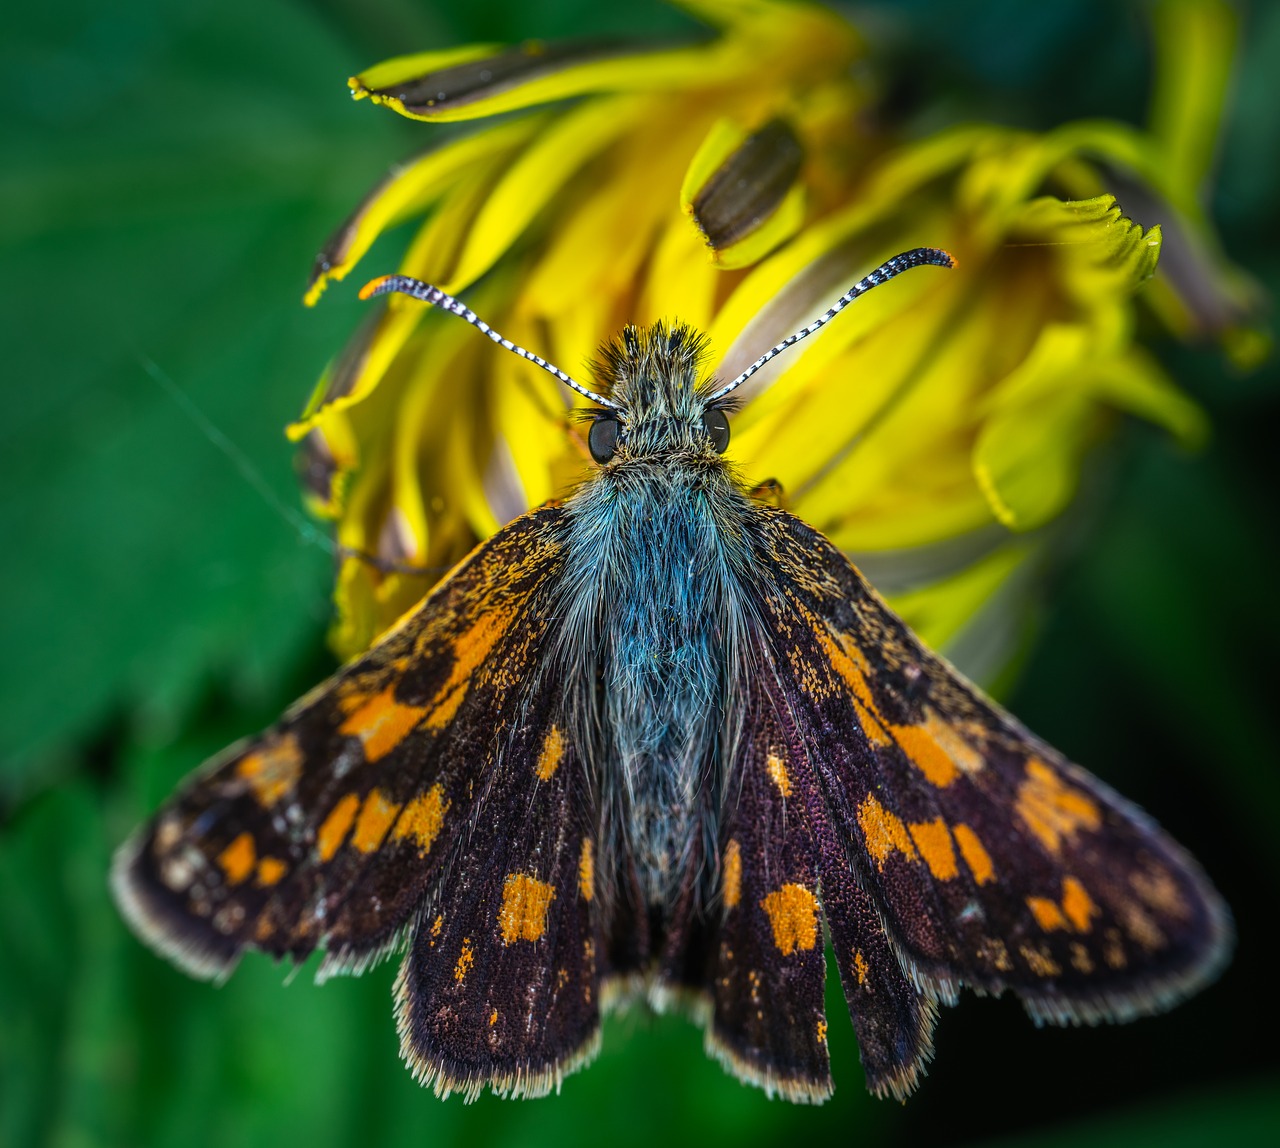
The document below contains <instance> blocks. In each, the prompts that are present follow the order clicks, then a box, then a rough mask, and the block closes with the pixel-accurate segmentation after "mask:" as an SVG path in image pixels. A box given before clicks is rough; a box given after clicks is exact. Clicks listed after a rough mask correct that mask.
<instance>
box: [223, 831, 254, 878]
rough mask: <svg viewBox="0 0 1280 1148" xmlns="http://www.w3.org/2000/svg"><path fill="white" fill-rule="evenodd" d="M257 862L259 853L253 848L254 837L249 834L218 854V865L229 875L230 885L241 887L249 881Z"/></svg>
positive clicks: (242, 835) (245, 834) (241, 835)
mask: <svg viewBox="0 0 1280 1148" xmlns="http://www.w3.org/2000/svg"><path fill="white" fill-rule="evenodd" d="M257 860H258V858H257V851H256V850H255V849H254V847H253V836H252V835H251V834H249V833H241V834H240V836H239V837H237V838H236V839H235V840H234V841H232V842H231V844H230V845H228V846H227V847H226V848H225V849H224V850H223V851H222V852H221V853H219V854H218V864H219V865H220V866H222V871H223V872H224V873H225V874H226V875H227V884H228V885H239V884H240V883H241V882H243V881H247V880H248V879H249V874H250V873H252V872H253V869H254V866H255V865H256V864H257Z"/></svg>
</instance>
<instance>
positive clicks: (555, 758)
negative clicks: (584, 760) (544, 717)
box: [537, 725, 565, 781]
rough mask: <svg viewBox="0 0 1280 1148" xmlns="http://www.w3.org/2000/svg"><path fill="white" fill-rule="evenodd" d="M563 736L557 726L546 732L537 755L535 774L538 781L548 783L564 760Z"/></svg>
mask: <svg viewBox="0 0 1280 1148" xmlns="http://www.w3.org/2000/svg"><path fill="white" fill-rule="evenodd" d="M564 748H565V747H564V734H562V733H561V732H560V729H559V727H558V726H554V725H553V726H552V727H551V728H550V729H549V730H547V736H546V740H545V741H543V743H542V752H541V753H540V754H539V755H538V767H537V774H538V780H539V781H550V780H551V779H552V777H554V776H555V772H556V770H557V769H559V768H560V763H561V762H562V761H563V760H564Z"/></svg>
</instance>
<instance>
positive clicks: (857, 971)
mask: <svg viewBox="0 0 1280 1148" xmlns="http://www.w3.org/2000/svg"><path fill="white" fill-rule="evenodd" d="M853 971H854V975H856V976H857V978H858V984H859V986H864V987H865V985H866V983H867V974H868V973H869V972H871V966H870V965H869V964H867V958H866V957H864V956H863V955H862V950H861V949H854V950H853Z"/></svg>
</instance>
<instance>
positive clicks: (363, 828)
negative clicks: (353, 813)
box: [351, 789, 400, 853]
mask: <svg viewBox="0 0 1280 1148" xmlns="http://www.w3.org/2000/svg"><path fill="white" fill-rule="evenodd" d="M399 812H400V806H398V805H396V804H394V803H393V802H390V801H388V800H387V799H386V798H385V797H384V796H383V795H382V791H381V790H380V789H371V790H369V794H368V796H367V797H366V798H365V799H364V804H363V805H362V806H361V807H360V816H359V817H357V818H356V829H355V832H354V833H353V834H352V835H351V844H352V845H354V846H355V847H356V848H357V849H359V850H360V852H361V853H372V852H373V851H374V850H375V849H377V848H378V846H379V845H381V844H382V840H383V838H384V837H386V835H387V830H388V829H390V828H391V823H392V822H393V821H394V820H395V819H396V814H397V813H399Z"/></svg>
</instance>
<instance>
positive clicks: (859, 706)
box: [813, 625, 893, 745]
mask: <svg viewBox="0 0 1280 1148" xmlns="http://www.w3.org/2000/svg"><path fill="white" fill-rule="evenodd" d="M813 634H814V637H816V638H817V639H818V641H819V642H820V643H821V644H822V648H823V652H824V653H825V654H826V655H827V658H828V659H829V660H830V662H831V665H832V668H833V669H834V670H835V671H836V673H838V674H839V675H840V677H841V678H842V679H843V680H844V684H845V685H846V686H848V687H849V692H850V693H851V694H852V695H853V705H854V709H855V710H856V711H857V714H858V722H859V724H860V725H861V726H862V732H863V733H864V734H866V736H867V740H868V741H870V742H871V744H872V745H891V744H892V743H893V739H892V738H891V737H890V736H889V733H888V731H887V730H886V729H885V721H884V719H883V718H882V717H881V716H880V712H879V711H878V710H877V709H876V703H875V699H874V698H873V697H872V696H871V687H870V686H869V685H867V674H868V673H870V671H871V666H870V664H869V663H868V661H867V656H866V655H865V654H864V653H863V652H862V651H861V650H860V649H858V647H857V645H856V644H855V643H854V641H853V639H852V638H850V637H849V636H848V635H847V634H836V635H835V636H834V637H833V636H831V634H830V632H829V631H828V630H827V629H826V628H825V626H820V625H816V626H815V627H814V629H813Z"/></svg>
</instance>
